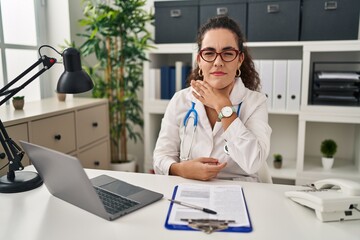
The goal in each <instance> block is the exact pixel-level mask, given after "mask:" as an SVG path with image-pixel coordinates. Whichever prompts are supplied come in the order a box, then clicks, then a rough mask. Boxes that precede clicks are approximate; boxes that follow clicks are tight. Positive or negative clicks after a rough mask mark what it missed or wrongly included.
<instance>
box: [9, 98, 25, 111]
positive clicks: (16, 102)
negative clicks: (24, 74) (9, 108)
mask: <svg viewBox="0 0 360 240" xmlns="http://www.w3.org/2000/svg"><path fill="white" fill-rule="evenodd" d="M12 103H13V106H14V108H15V110H22V109H23V108H24V104H25V96H15V97H13V98H12Z"/></svg>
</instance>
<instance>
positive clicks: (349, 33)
mask: <svg viewBox="0 0 360 240" xmlns="http://www.w3.org/2000/svg"><path fill="white" fill-rule="evenodd" d="M359 9H360V1H359V0H303V6H302V18H301V19H302V23H301V35H300V39H301V40H303V41H307V40H348V39H358V31H359Z"/></svg>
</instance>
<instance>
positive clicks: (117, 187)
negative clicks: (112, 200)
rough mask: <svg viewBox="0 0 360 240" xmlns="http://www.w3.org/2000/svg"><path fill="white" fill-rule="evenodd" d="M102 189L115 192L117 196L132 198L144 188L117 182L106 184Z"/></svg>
mask: <svg viewBox="0 0 360 240" xmlns="http://www.w3.org/2000/svg"><path fill="white" fill-rule="evenodd" d="M100 187H101V188H103V189H105V190H108V191H110V192H113V193H115V194H118V195H121V196H124V197H126V196H130V195H132V194H135V193H137V192H140V191H141V190H142V188H140V187H137V186H134V185H131V184H128V183H126V182H122V181H118V180H115V181H113V182H111V183H108V184H104V185H101V186H100Z"/></svg>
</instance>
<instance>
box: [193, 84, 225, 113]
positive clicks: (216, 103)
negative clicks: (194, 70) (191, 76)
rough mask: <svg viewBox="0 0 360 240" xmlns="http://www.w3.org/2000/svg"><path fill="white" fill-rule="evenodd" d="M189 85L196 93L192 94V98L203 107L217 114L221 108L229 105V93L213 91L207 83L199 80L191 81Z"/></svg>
mask: <svg viewBox="0 0 360 240" xmlns="http://www.w3.org/2000/svg"><path fill="white" fill-rule="evenodd" d="M190 85H191V87H192V88H193V89H194V90H195V91H196V92H193V93H192V94H193V95H194V97H195V98H196V99H198V100H199V101H200V102H202V103H203V104H204V105H205V106H207V107H209V108H212V109H215V110H216V111H217V112H219V111H220V110H221V108H222V107H224V106H229V105H231V101H230V99H229V96H230V92H228V90H226V91H221V90H217V89H214V88H213V87H211V86H210V85H209V84H208V83H207V82H205V81H200V80H198V81H195V80H192V81H191V82H190ZM229 89H231V88H229ZM197 93H198V94H197Z"/></svg>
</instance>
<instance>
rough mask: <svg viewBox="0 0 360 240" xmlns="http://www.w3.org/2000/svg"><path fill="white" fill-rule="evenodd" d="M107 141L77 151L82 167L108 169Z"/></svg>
mask: <svg viewBox="0 0 360 240" xmlns="http://www.w3.org/2000/svg"><path fill="white" fill-rule="evenodd" d="M109 149H110V147H109V141H104V142H101V143H98V144H96V145H95V146H94V147H90V148H88V149H86V150H85V151H83V152H80V153H79V155H78V156H79V159H80V161H81V164H82V166H83V167H84V168H97V169H108V168H109V166H108V164H109V163H108V159H109V158H110V153H109Z"/></svg>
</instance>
